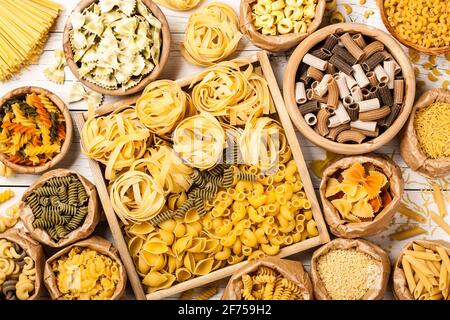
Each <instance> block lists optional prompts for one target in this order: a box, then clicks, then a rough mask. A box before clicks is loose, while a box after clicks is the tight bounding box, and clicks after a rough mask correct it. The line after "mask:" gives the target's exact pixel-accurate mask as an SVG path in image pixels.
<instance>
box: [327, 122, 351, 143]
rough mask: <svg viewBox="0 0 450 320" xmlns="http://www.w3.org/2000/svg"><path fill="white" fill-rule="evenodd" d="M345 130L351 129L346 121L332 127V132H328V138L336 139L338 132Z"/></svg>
mask: <svg viewBox="0 0 450 320" xmlns="http://www.w3.org/2000/svg"><path fill="white" fill-rule="evenodd" d="M345 130H350V124H349V123H344V124H341V125H339V126H337V127H335V128H332V129H330V132H329V133H328V135H327V138H328V139H331V140H336V137H337V136H338V134H339V133H341V132H342V131H345Z"/></svg>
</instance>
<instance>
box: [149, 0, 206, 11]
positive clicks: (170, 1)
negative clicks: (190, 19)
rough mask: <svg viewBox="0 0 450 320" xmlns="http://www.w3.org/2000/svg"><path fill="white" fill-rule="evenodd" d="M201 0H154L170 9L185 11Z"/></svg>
mask: <svg viewBox="0 0 450 320" xmlns="http://www.w3.org/2000/svg"><path fill="white" fill-rule="evenodd" d="M201 1H202V0H155V2H156V3H158V4H160V5H163V6H165V7H167V8H169V9H172V10H178V11H187V10H191V9H194V8H195V7H196V6H198V5H199V3H200V2H201Z"/></svg>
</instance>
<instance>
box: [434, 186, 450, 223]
mask: <svg viewBox="0 0 450 320" xmlns="http://www.w3.org/2000/svg"><path fill="white" fill-rule="evenodd" d="M432 187H433V199H434V202H435V203H436V205H437V207H438V212H439V215H440V216H441V217H442V218H443V217H445V216H446V215H447V208H446V206H445V202H444V197H443V196H442V191H441V188H439V186H438V185H437V184H435V183H434V184H433V185H432Z"/></svg>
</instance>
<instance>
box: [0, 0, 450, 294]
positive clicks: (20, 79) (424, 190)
mask: <svg viewBox="0 0 450 320" xmlns="http://www.w3.org/2000/svg"><path fill="white" fill-rule="evenodd" d="M56 1H58V2H60V3H61V4H63V6H64V12H63V13H62V14H61V16H60V17H59V19H58V21H57V23H56V25H55V26H54V27H53V30H52V32H51V35H50V38H49V41H48V43H47V45H46V46H45V51H44V53H43V54H42V56H41V57H40V59H39V61H38V62H37V63H35V64H33V65H31V66H30V67H29V68H27V70H24V71H23V72H22V73H20V74H19V75H17V76H16V77H14V78H13V79H11V80H9V81H8V82H4V83H0V95H3V94H5V93H6V92H8V91H9V90H12V89H14V88H17V87H21V86H29V85H33V86H39V87H43V88H46V89H49V90H51V91H53V92H54V93H56V94H57V95H58V96H60V97H61V98H62V99H63V100H65V101H67V100H68V99H67V98H68V94H69V88H70V85H71V83H73V81H76V79H75V77H74V76H73V75H72V73H71V72H70V70H69V69H68V68H67V67H66V81H65V83H64V85H57V84H55V83H52V82H50V81H48V80H47V79H46V78H45V77H44V74H43V70H44V69H45V68H46V67H47V66H48V65H49V64H50V62H51V61H52V59H53V52H54V50H55V49H62V35H63V28H64V24H65V21H66V19H67V18H68V16H69V14H70V12H71V10H72V8H73V7H74V6H75V5H76V3H77V2H78V0H64V1H63V0H56ZM222 1H223V2H226V3H228V4H230V5H231V6H232V7H233V8H234V9H235V11H236V12H239V0H222ZM442 1H445V0H442ZM207 2H211V1H210V0H204V1H203V3H207ZM337 2H338V8H337V9H338V10H339V11H340V12H342V14H343V15H344V17H345V18H346V21H347V22H358V23H367V24H370V25H372V26H376V27H379V28H380V29H383V30H385V28H384V26H383V24H382V22H381V19H380V16H379V13H378V8H377V7H376V5H375V0H368V1H367V3H366V4H364V5H360V4H359V0H346V1H343V0H337ZM344 3H346V4H349V5H350V6H351V7H352V13H350V14H349V15H347V14H346V11H345V9H344V7H343V4H344ZM162 10H163V11H164V13H165V14H166V17H167V20H168V21H169V25H170V29H171V31H172V48H171V52H170V58H169V63H168V64H167V65H166V67H165V69H164V71H163V73H162V75H161V78H168V79H177V78H180V77H186V76H188V75H192V74H194V73H197V72H199V71H200V70H201V68H200V67H196V66H192V65H190V64H189V63H188V62H186V61H185V60H184V58H183V57H182V56H181V54H180V50H179V44H180V42H181V41H182V39H183V33H184V30H185V26H186V23H187V20H188V17H189V15H190V14H191V12H176V11H172V10H169V9H166V8H162ZM194 10H195V9H194ZM366 10H372V11H374V14H373V15H372V16H370V17H369V19H365V18H364V16H363V14H364V12H365V11H366ZM257 50H259V49H258V48H257V47H255V46H254V45H252V44H251V43H250V42H249V41H248V40H247V39H245V38H243V39H242V40H241V41H240V43H239V48H238V50H237V52H236V54H235V55H234V56H233V57H245V56H249V55H251V54H253V53H255V52H256V51H257ZM405 50H406V51H407V49H406V48H405ZM289 56H290V54H289V52H288V53H284V54H277V55H274V56H273V57H272V64H273V67H274V70H275V72H276V74H277V77H278V83H279V85H280V87H282V76H283V70H284V67H285V65H286V63H287V61H288V59H289ZM427 62H428V56H425V55H422V56H421V58H420V60H419V62H418V63H416V65H415V66H416V67H417V68H418V77H417V80H418V81H419V87H418V92H419V93H420V92H423V90H425V89H431V88H437V87H440V86H441V85H442V83H443V81H445V80H450V71H449V70H450V62H449V61H448V60H446V59H445V57H444V56H439V57H437V59H436V65H437V69H438V70H439V71H440V72H441V73H442V76H440V77H439V79H438V81H436V82H432V81H430V80H429V79H428V78H427V74H428V73H429V70H428V69H426V68H425V67H426V65H425V67H424V64H425V63H427ZM446 71H447V72H448V73H446ZM111 101H114V98H113V97H105V102H111ZM69 108H70V110H71V112H72V113H76V112H80V111H86V109H87V107H86V105H85V103H84V102H80V103H76V104H70V105H69ZM298 137H299V139H300V142H301V145H302V151H303V154H304V156H305V159H306V161H307V162H309V161H311V160H314V159H323V158H324V157H325V152H324V150H322V149H321V148H319V147H316V146H314V145H313V144H311V143H310V142H308V141H307V140H306V139H304V138H303V137H302V136H301V135H300V134H298ZM398 144H399V143H398V139H394V140H393V141H391V142H390V143H388V144H387V145H385V146H384V147H382V148H381V149H379V150H378V151H377V152H379V153H383V154H387V155H389V156H391V157H393V159H394V160H395V161H396V162H397V164H398V165H399V166H400V167H401V168H402V171H403V177H404V179H405V200H406V201H407V202H412V203H413V204H414V206H415V207H416V209H418V210H420V211H421V212H422V213H423V214H428V213H429V211H430V210H431V211H437V207H436V205H435V204H434V202H433V200H432V194H431V192H430V191H429V188H430V184H429V181H427V180H426V179H425V178H423V177H421V176H420V175H418V174H416V173H414V172H413V171H411V170H410V169H409V168H408V167H407V166H406V164H405V163H404V162H403V160H402V158H401V156H400V152H399V148H398ZM59 167H64V168H70V169H73V170H76V171H78V172H80V173H81V174H82V175H84V176H85V177H86V178H88V179H91V180H92V174H91V171H90V168H89V165H88V161H87V159H86V157H85V156H84V155H83V154H82V153H81V150H80V146H79V136H78V132H76V130H75V137H74V141H73V144H72V147H71V150H70V152H69V154H68V156H67V157H66V158H65V159H64V161H62V163H61V164H60V165H59ZM311 176H312V177H313V183H314V186H315V187H316V188H317V187H318V186H319V183H320V180H319V179H318V178H317V177H315V176H314V174H313V173H311ZM449 178H450V177H449ZM35 179H37V176H34V175H22V174H15V175H14V176H13V177H11V178H4V177H0V191H1V190H4V189H6V188H11V189H13V190H14V192H15V194H16V196H15V199H14V200H10V201H8V202H7V203H5V204H2V205H0V212H4V209H5V208H6V207H7V206H9V205H10V204H11V203H14V201H18V200H19V199H20V197H21V196H22V194H23V192H24V191H25V190H26V188H27V187H28V186H29V185H30V184H31V183H32V182H33V181H34V180H35ZM437 182H438V183H439V184H440V185H441V186H442V187H445V188H447V187H448V183H447V180H446V179H440V180H439V181H437ZM316 190H317V189H316ZM445 190H446V191H445V193H444V194H445V198H446V200H447V210H448V212H450V192H449V190H448V189H445ZM430 200H431V201H430ZM425 202H426V203H432V204H431V205H428V206H427V205H423V204H424V203H425ZM0 214H1V213H0ZM446 219H447V222H449V223H450V216H447V218H446ZM407 222H408V221H407V220H406V219H405V218H404V217H402V216H400V215H399V214H398V215H397V216H396V217H395V218H394V221H393V222H392V225H391V226H390V228H389V230H387V231H385V232H383V233H382V234H381V235H378V236H375V237H371V238H369V240H372V241H374V242H375V243H377V244H379V245H380V246H381V247H383V248H384V249H385V250H387V251H388V252H389V253H390V257H391V262H393V261H394V259H396V257H397V255H398V252H399V251H400V249H401V248H402V247H403V246H404V245H405V244H406V242H407V241H394V242H391V241H390V240H389V234H391V233H393V232H394V231H395V230H397V229H398V228H401V227H403V226H404V225H405V224H406V223H407ZM411 223H413V222H411ZM18 227H20V225H19V226H18ZM423 227H424V228H425V229H427V230H428V234H427V235H425V236H422V238H429V239H446V240H450V236H449V235H448V234H446V233H445V232H444V231H442V230H441V229H439V228H436V227H435V225H434V224H433V223H432V222H428V223H426V224H424V225H423ZM96 233H97V234H101V235H104V236H105V237H107V238H111V237H110V234H109V231H108V227H107V224H106V222H103V225H101V226H99V228H98V230H97V231H96ZM311 253H312V251H309V252H304V253H301V254H298V255H296V256H293V257H291V258H292V259H297V260H301V261H303V263H304V264H305V266H306V268H307V269H308V268H309V263H310V258H311ZM212 285H214V286H217V287H219V288H220V289H221V290H220V291H219V294H217V295H216V296H215V297H214V298H216V299H218V298H220V296H221V291H222V289H223V287H224V286H225V285H226V281H225V280H224V281H220V282H219V283H215V284H212ZM128 297H129V298H132V297H133V296H132V293H131V292H129V293H128ZM385 298H386V299H392V293H391V291H390V288H389V289H388V291H387V293H386V296H385Z"/></svg>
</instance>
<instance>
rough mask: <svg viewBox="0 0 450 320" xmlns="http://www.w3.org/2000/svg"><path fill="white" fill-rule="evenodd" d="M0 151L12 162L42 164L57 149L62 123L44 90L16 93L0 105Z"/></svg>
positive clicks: (61, 140) (63, 133)
mask: <svg viewBox="0 0 450 320" xmlns="http://www.w3.org/2000/svg"><path fill="white" fill-rule="evenodd" d="M0 125H1V131H0V152H2V153H3V154H4V155H5V156H6V157H7V159H8V160H9V161H10V162H12V163H15V164H19V165H25V166H42V165H44V164H46V163H47V162H49V161H50V160H52V159H53V158H54V157H55V156H56V155H57V154H59V153H60V152H61V146H62V144H63V143H64V140H65V138H66V124H65V120H64V116H63V114H62V112H61V110H60V109H59V108H58V107H57V106H56V105H55V104H54V103H53V102H52V100H50V98H49V97H47V96H46V95H45V94H39V95H38V94H36V93H30V94H26V95H23V96H17V97H14V98H11V99H9V100H8V101H6V103H5V104H3V105H2V106H0Z"/></svg>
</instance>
